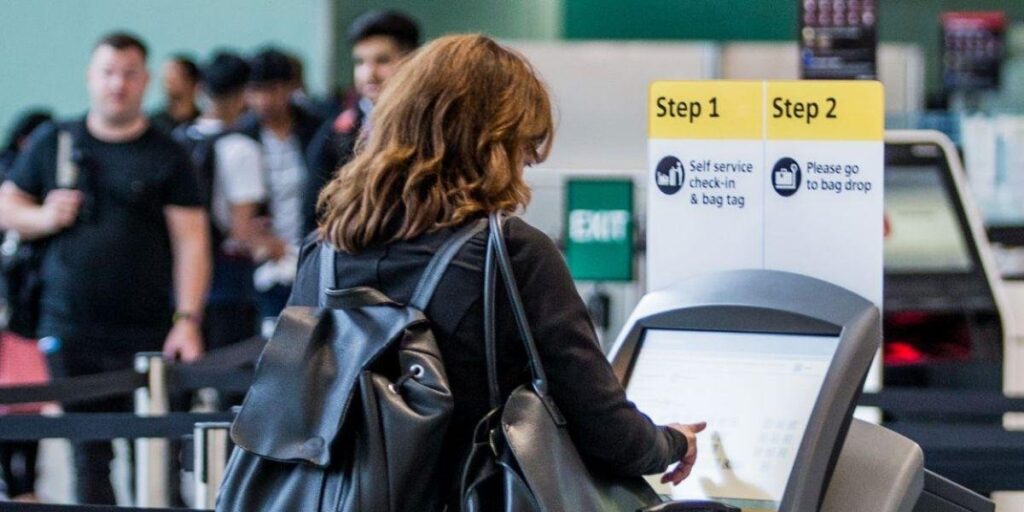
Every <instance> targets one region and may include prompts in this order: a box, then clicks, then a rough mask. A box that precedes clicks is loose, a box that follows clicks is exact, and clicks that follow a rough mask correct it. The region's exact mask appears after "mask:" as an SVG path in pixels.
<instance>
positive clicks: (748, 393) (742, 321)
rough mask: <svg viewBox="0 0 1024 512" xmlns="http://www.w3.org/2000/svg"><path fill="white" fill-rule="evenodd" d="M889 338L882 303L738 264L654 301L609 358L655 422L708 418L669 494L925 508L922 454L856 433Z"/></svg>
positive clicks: (784, 505) (791, 511)
mask: <svg viewBox="0 0 1024 512" xmlns="http://www.w3.org/2000/svg"><path fill="white" fill-rule="evenodd" d="M881 336H882V334H881V319H880V314H879V311H878V309H877V308H876V307H875V306H874V305H873V304H871V303H870V302H869V301H867V300H865V299H863V298H861V297H860V296H858V295H856V294H853V293H851V292H849V291H847V290H845V289H842V288H839V287H837V286H835V285H832V284H830V283H826V282H824V281H820V280H817V279H813V278H810V277H806V276H801V275H797V274H791V273H786V272H778V271H769V270H738V271H727V272H718V273H712V274H707V275H703V276H698V277H694V278H690V279H686V280H684V281H681V282H680V283H678V284H677V285H676V286H673V287H671V288H670V289H666V290H662V291H658V292H654V293H651V294H649V295H647V296H646V297H644V299H642V300H641V302H640V304H639V305H638V306H637V308H636V310H635V311H634V313H633V315H632V316H631V318H630V320H629V322H628V323H627V326H626V328H625V329H624V330H623V331H622V333H621V334H620V337H619V339H618V340H617V341H616V344H615V347H614V348H613V352H612V356H611V357H612V364H613V367H614V369H615V372H616V374H617V376H618V377H619V378H620V379H621V380H622V382H623V383H624V384H625V386H626V390H627V394H628V396H629V398H630V399H631V400H633V401H635V402H636V403H637V404H638V406H639V407H640V409H641V410H643V411H644V412H645V413H647V414H650V415H651V417H652V419H654V420H655V421H656V422H659V423H668V422H684V423H686V422H695V421H707V422H708V428H707V430H705V432H704V433H702V434H700V435H699V436H698V453H699V456H698V461H697V464H696V466H695V467H694V470H693V472H692V473H691V475H690V477H689V478H688V479H687V480H686V481H684V482H683V484H681V485H680V486H677V487H674V488H660V489H659V490H660V491H661V492H663V493H666V494H669V495H670V497H671V499H674V500H680V499H682V500H686V499H694V500H714V501H718V502H723V503H727V504H729V505H733V506H736V507H739V508H741V509H742V510H744V512H746V511H785V512H797V511H799V512H804V511H811V510H827V511H854V510H872V511H877V512H884V511H890V510H891V511H910V510H922V511H923V510H926V509H924V508H915V506H918V502H919V499H920V497H921V496H922V489H923V488H924V487H925V486H926V485H925V481H926V479H927V478H926V476H925V474H924V470H923V463H922V459H923V457H922V455H921V451H920V448H918V447H917V446H916V445H915V444H914V443H913V442H911V441H909V440H907V439H906V438H903V437H902V436H899V435H898V434H895V433H892V432H889V431H887V430H885V429H884V428H882V427H878V426H875V425H870V424H867V423H861V422H857V423H855V424H853V426H852V427H851V421H852V415H853V408H854V406H855V404H856V402H857V397H858V396H859V394H860V389H861V386H862V384H863V382H864V379H865V377H866V375H867V371H868V368H869V366H870V364H871V360H872V358H873V356H874V354H875V352H876V351H877V350H878V348H879V346H880V344H881ZM844 443H845V447H844ZM865 447H869V448H870V450H868V449H867V448H865ZM857 455H859V456H857ZM933 487H934V486H933ZM937 492H940V493H943V499H944V500H946V501H948V502H950V503H954V502H961V503H962V502H967V500H964V499H960V498H959V497H958V496H960V495H961V494H963V495H969V496H971V497H972V498H976V499H978V500H980V501H979V502H978V503H980V504H981V505H979V506H976V507H974V508H947V509H942V508H929V509H927V510H934V511H943V510H992V507H991V502H989V501H988V500H985V499H984V498H981V497H980V496H976V495H973V494H972V493H970V491H967V490H965V489H963V488H961V487H959V486H955V485H952V486H950V487H948V488H943V489H940V490H939V491H937Z"/></svg>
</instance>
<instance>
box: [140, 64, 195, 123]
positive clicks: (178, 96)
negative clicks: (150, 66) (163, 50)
mask: <svg viewBox="0 0 1024 512" xmlns="http://www.w3.org/2000/svg"><path fill="white" fill-rule="evenodd" d="M162 73H163V77H164V81H163V86H164V96H165V97H166V98H167V103H166V104H165V105H164V108H163V110H160V111H159V112H157V113H155V114H153V115H152V116H150V119H149V121H150V123H151V124H152V125H153V126H154V127H155V128H156V129H158V130H160V131H162V132H164V133H171V132H172V131H174V129H175V128H177V127H179V126H183V125H186V124H188V123H191V122H192V121H195V119H196V118H197V117H199V107H197V106H196V88H197V87H198V85H199V68H198V67H197V66H196V63H195V62H193V61H192V60H191V59H189V58H188V57H186V56H184V55H181V54H179V55H175V56H173V57H171V58H170V59H168V60H167V62H166V63H165V64H164V67H163V70H162Z"/></svg>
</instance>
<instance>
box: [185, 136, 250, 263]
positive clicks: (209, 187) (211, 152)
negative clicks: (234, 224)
mask: <svg viewBox="0 0 1024 512" xmlns="http://www.w3.org/2000/svg"><path fill="white" fill-rule="evenodd" d="M232 133H237V132H233V131H229V130H223V131H220V132H217V133H213V134H207V133H203V132H201V131H200V130H199V129H197V128H196V125H195V124H186V125H182V126H179V127H177V128H175V129H174V131H173V132H172V133H171V136H172V137H173V138H174V140H175V141H177V142H178V144H180V145H181V146H182V147H183V148H185V152H187V153H188V156H189V159H191V161H192V169H193V170H194V171H195V173H196V181H198V182H199V192H200V197H202V198H203V203H204V204H205V206H206V210H207V211H208V212H210V215H209V220H210V237H211V238H210V242H211V246H212V247H213V248H214V252H216V249H217V248H218V247H220V246H221V244H222V243H223V242H224V240H225V239H226V238H227V233H224V232H222V231H221V230H220V228H218V227H217V223H216V222H214V220H213V213H212V212H213V182H214V179H216V176H217V150H216V146H217V141H219V140H220V139H221V137H224V136H225V135H229V134H232Z"/></svg>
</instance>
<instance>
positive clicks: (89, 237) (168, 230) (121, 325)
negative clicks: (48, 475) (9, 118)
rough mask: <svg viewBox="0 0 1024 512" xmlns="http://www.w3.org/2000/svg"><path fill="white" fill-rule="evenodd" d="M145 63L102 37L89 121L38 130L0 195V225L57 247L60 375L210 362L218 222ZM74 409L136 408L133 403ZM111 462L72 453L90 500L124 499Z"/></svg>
mask: <svg viewBox="0 0 1024 512" xmlns="http://www.w3.org/2000/svg"><path fill="white" fill-rule="evenodd" d="M146 55H147V50H146V46H145V45H144V44H143V43H142V42H141V41H140V40H139V39H138V38H136V37H134V36H132V35H130V34H125V33H114V34H110V35H108V36H106V37H104V38H103V39H101V40H100V41H99V42H98V43H97V44H96V46H95V47H94V48H93V52H92V56H91V58H90V61H89V66H88V69H87V73H86V84H87V89H88V92H89V98H90V105H89V111H88V113H87V114H86V116H85V118H84V119H76V120H72V121H69V122H64V123H60V124H59V125H57V126H54V125H47V126H45V127H43V128H40V129H39V130H37V131H36V132H35V133H34V135H33V137H32V140H31V141H30V142H29V146H28V148H27V149H26V150H25V152H24V153H23V154H22V155H20V156H19V157H18V160H17V161H16V163H15V165H14V168H13V169H12V171H11V173H10V174H9V175H8V177H7V181H6V182H4V184H3V185H2V186H0V223H2V224H3V225H5V226H6V227H8V228H11V229H14V230H15V231H17V232H18V234H19V235H20V237H21V238H22V239H23V240H24V239H46V249H45V251H44V254H43V259H42V277H43V287H42V300H41V315H40V320H39V326H38V333H39V335H40V337H45V338H46V339H48V340H49V345H50V346H51V349H52V351H51V354H50V356H51V357H50V362H51V369H53V370H54V371H55V373H56V372H59V375H57V376H60V377H74V376H79V375H86V374H94V373H103V372H108V371H115V370H124V369H127V368H131V367H132V365H133V359H134V355H135V354H136V353H138V352H147V351H158V350H160V349H162V350H163V353H164V355H165V356H166V357H168V358H180V359H181V360H183V361H195V360H196V359H198V358H199V357H200V356H202V354H203V341H202V335H201V332H200V327H199V326H200V322H201V315H202V311H203V299H204V297H205V295H206V289H207V285H208V283H209V274H210V247H209V243H210V242H209V233H208V230H207V222H208V221H207V217H206V213H205V211H204V209H203V208H202V201H201V199H200V196H199V192H198V184H197V183H196V179H195V175H194V173H193V172H192V167H191V164H190V163H189V161H188V156H187V155H186V154H185V152H184V151H182V149H181V148H180V147H179V146H178V145H177V144H176V143H175V142H174V141H173V140H172V139H171V138H170V137H169V136H167V135H164V134H162V133H161V132H159V131H158V130H156V129H155V128H153V127H152V126H151V125H150V123H149V120H148V119H147V118H146V116H145V115H143V112H142V97H143V94H144V93H145V90H146V85H147V84H148V82H149V73H148V71H147V70H146ZM67 144H70V148H69V147H68V145H67ZM61 148H64V149H63V150H62V149H61ZM58 369H59V370H58ZM65 410H66V411H74V412H127V411H130V410H131V400H130V399H129V398H128V397H116V398H110V399H102V400H96V401H92V402H88V403H78V404H66V405H65ZM112 458H113V454H112V451H111V446H110V443H109V442H83V443H76V444H75V447H74V465H75V470H76V473H77V478H76V489H75V490H76V493H77V498H78V502H79V503H99V504H114V502H115V499H114V493H113V489H112V487H111V484H110V461H111V459H112Z"/></svg>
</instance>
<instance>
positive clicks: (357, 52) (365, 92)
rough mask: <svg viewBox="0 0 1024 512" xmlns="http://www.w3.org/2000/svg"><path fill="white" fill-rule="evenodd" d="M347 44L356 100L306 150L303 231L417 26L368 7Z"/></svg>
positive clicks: (416, 40) (414, 42)
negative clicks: (308, 173)
mask: <svg viewBox="0 0 1024 512" xmlns="http://www.w3.org/2000/svg"><path fill="white" fill-rule="evenodd" d="M348 42H349V44H351V45H352V65H353V67H352V78H353V85H354V86H355V90H356V94H357V97H356V100H355V101H354V102H353V104H351V105H348V106H347V108H345V109H344V111H343V112H342V113H341V114H340V115H338V116H337V117H336V118H334V119H330V120H328V121H327V122H325V123H324V124H323V126H321V127H320V129H319V130H318V131H317V133H316V137H314V139H313V142H312V144H311V145H310V148H309V151H308V153H307V155H306V156H307V162H308V165H309V169H310V179H309V181H308V182H307V186H306V192H305V194H306V200H305V204H306V210H305V212H304V217H305V221H304V222H305V231H307V232H309V231H312V230H313V229H315V228H316V198H317V196H318V195H319V194H320V189H321V188H323V186H324V185H325V184H326V183H327V182H328V181H330V179H331V176H333V175H334V171H335V170H336V169H337V168H338V167H341V166H342V165H345V164H346V163H348V161H349V160H350V159H351V158H352V152H353V151H354V149H355V144H356V139H357V138H358V137H359V133H360V131H362V128H363V125H364V124H366V122H367V119H368V118H369V116H370V112H371V111H372V110H373V104H374V102H376V101H377V97H378V96H379V95H380V92H381V88H382V87H383V86H384V81H385V80H387V79H388V78H389V77H391V75H392V74H394V72H395V70H396V69H397V68H398V64H399V62H400V61H401V60H402V59H403V58H404V57H405V56H406V55H408V54H409V52H412V51H413V50H415V49H416V48H417V47H418V46H419V44H420V30H419V27H418V26H417V25H416V22H415V21H413V20H412V19H411V18H409V17H408V16H406V15H404V14H402V13H400V12H397V11H370V12H367V13H365V14H363V15H361V16H359V17H358V18H356V19H355V20H354V21H353V22H352V25H351V26H349V29H348Z"/></svg>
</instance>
